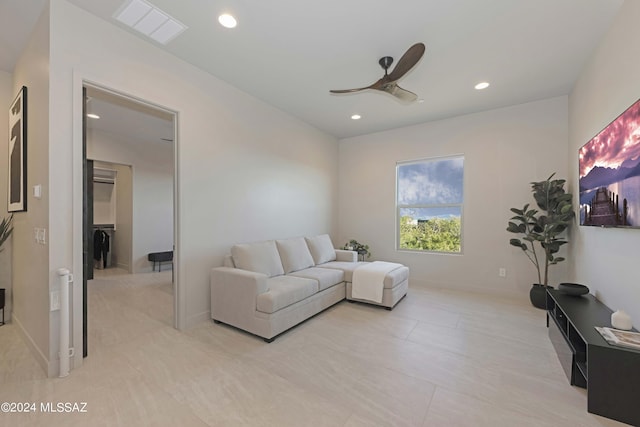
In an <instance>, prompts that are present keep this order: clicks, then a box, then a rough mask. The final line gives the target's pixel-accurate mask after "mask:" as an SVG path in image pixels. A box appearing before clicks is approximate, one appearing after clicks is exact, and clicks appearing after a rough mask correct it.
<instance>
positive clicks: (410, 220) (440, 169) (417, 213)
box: [396, 156, 464, 253]
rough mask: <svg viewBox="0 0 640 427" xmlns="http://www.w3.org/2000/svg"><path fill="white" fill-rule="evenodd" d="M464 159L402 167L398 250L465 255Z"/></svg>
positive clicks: (438, 160)
mask: <svg viewBox="0 0 640 427" xmlns="http://www.w3.org/2000/svg"><path fill="white" fill-rule="evenodd" d="M463 166H464V157H463V156H456V157H446V158H437V159H428V160H420V161H413V162H404V163H399V164H398V165H397V167H396V174H397V203H396V206H397V218H398V249H402V250H419V251H429V252H448V253H461V252H462V202H463V191H462V189H463V185H462V184H463V171H464V167H463Z"/></svg>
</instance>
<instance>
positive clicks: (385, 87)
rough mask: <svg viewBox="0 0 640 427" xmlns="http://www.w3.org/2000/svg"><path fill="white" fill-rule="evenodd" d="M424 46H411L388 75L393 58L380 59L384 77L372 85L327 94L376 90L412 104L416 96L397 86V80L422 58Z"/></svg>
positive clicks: (420, 44)
mask: <svg viewBox="0 0 640 427" xmlns="http://www.w3.org/2000/svg"><path fill="white" fill-rule="evenodd" d="M424 51H425V46H424V43H416V44H414V45H413V46H411V47H410V48H409V49H408V50H407V51H406V52H405V53H404V55H402V58H400V60H399V61H398V64H397V65H396V66H395V67H394V69H393V71H391V73H389V72H388V71H389V67H390V66H391V64H393V58H392V57H391V56H384V57H382V58H380V60H379V61H378V64H380V66H381V67H382V69H384V76H382V78H380V79H379V80H378V81H377V82H375V83H373V84H372V85H369V86H366V87H361V88H356V89H335V90H330V91H329V92H331V93H334V94H344V93H355V92H361V91H364V90H367V89H373V90H378V91H381V92H386V93H388V94H390V95H392V96H394V97H396V98H397V99H399V100H401V101H404V102H414V101H416V100H417V99H418V95H416V94H415V93H413V92H410V91H408V90H406V89H403V88H401V87H400V86H398V80H400V79H401V78H402V77H404V76H405V74H407V73H408V72H409V71H410V70H411V69H412V68H413V67H414V66H415V65H416V64H417V63H418V61H420V59H421V58H422V55H424Z"/></svg>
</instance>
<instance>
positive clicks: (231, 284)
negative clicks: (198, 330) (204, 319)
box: [210, 267, 269, 324]
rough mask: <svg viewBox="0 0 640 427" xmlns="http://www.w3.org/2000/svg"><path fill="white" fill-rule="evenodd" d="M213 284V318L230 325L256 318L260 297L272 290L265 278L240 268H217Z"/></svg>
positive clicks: (213, 275) (212, 280)
mask: <svg viewBox="0 0 640 427" xmlns="http://www.w3.org/2000/svg"><path fill="white" fill-rule="evenodd" d="M210 280H211V318H213V319H215V320H219V321H222V322H225V323H229V324H236V322H237V320H238V318H242V317H244V316H247V315H251V316H253V313H254V311H255V310H256V298H257V296H258V295H260V294H262V293H265V292H267V291H268V290H269V287H268V286H267V276H266V275H265V274H262V273H255V272H253V271H247V270H242V269H239V268H229V267H217V268H213V269H212V270H211V279H210Z"/></svg>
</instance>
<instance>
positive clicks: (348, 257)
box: [336, 249, 358, 262]
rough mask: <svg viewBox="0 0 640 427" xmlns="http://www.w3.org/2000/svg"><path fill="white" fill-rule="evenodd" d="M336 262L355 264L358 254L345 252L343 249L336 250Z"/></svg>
mask: <svg viewBox="0 0 640 427" xmlns="http://www.w3.org/2000/svg"><path fill="white" fill-rule="evenodd" d="M336 261H344V262H357V261H358V252H356V251H346V250H344V249H336Z"/></svg>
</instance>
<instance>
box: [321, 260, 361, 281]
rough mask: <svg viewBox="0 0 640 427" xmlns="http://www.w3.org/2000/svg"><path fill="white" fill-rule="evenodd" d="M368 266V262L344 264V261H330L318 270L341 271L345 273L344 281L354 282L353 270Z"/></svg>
mask: <svg viewBox="0 0 640 427" xmlns="http://www.w3.org/2000/svg"><path fill="white" fill-rule="evenodd" d="M365 264H367V263H366V262H342V261H330V262H326V263H324V264H320V265H318V266H317V267H318V268H326V269H327V270H329V269H333V270H340V271H342V272H344V281H345V282H352V280H351V278H352V277H353V270H355V269H356V268H358V267H359V266H361V265H365Z"/></svg>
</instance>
